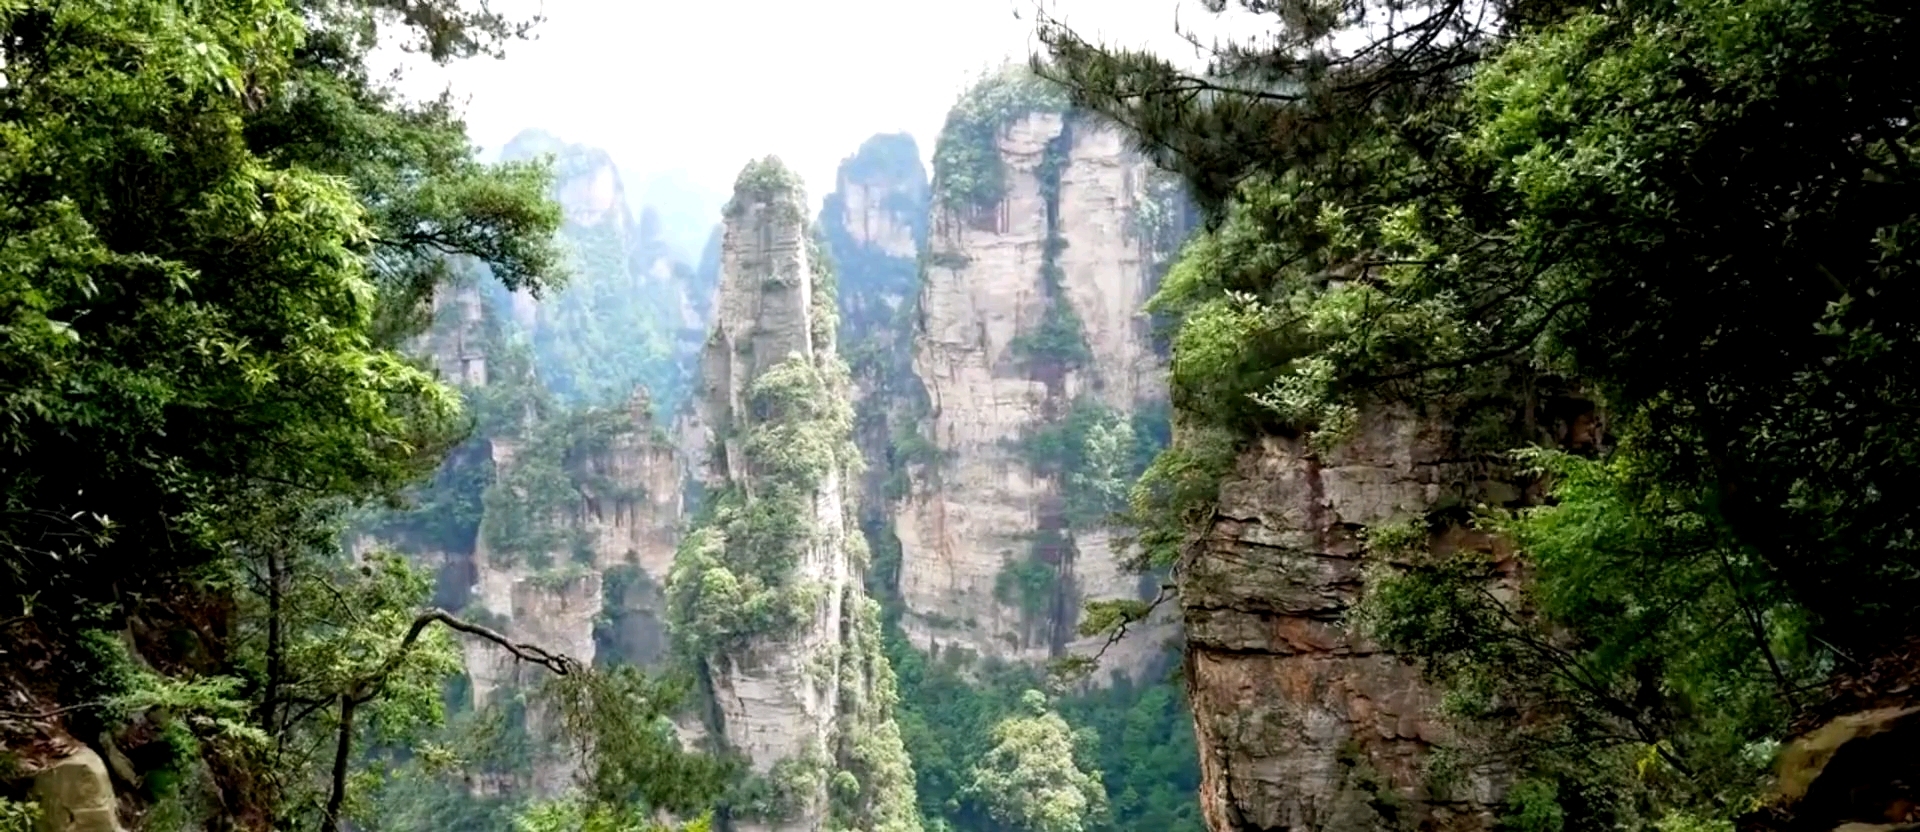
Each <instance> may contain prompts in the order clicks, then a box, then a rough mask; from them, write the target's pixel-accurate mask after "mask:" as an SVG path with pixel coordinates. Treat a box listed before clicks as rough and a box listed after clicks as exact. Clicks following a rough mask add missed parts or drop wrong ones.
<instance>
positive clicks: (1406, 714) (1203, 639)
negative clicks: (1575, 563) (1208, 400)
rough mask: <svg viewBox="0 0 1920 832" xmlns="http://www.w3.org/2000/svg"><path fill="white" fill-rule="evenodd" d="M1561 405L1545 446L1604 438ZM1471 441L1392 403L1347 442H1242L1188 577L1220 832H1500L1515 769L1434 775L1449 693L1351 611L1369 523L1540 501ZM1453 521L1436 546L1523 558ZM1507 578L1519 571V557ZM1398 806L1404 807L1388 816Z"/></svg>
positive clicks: (1193, 662) (1206, 799) (1193, 671)
mask: <svg viewBox="0 0 1920 832" xmlns="http://www.w3.org/2000/svg"><path fill="white" fill-rule="evenodd" d="M1559 404H1564V405H1565V406H1564V407H1559V406H1558V405H1556V406H1555V408H1553V409H1551V410H1555V411H1564V412H1548V413H1546V414H1545V415H1552V416H1553V417H1554V418H1552V419H1542V420H1541V422H1540V423H1541V425H1542V426H1543V429H1544V430H1547V431H1548V432H1550V433H1551V435H1550V436H1549V435H1546V434H1544V433H1543V434H1542V436H1541V437H1540V440H1541V441H1543V442H1547V443H1550V444H1555V445H1558V446H1560V447H1567V448H1576V449H1579V448H1591V447H1592V445H1593V443H1594V442H1595V441H1596V440H1595V437H1596V433H1597V429H1596V427H1595V423H1594V416H1593V414H1592V412H1591V410H1592V408H1591V405H1590V404H1588V403H1585V402H1577V401H1571V402H1562V403H1559ZM1549 424H1550V425H1551V427H1546V426H1547V425H1549ZM1463 445H1464V441H1463V439H1462V434H1461V432H1460V431H1459V430H1457V429H1456V426H1454V425H1451V424H1450V423H1449V422H1448V421H1447V420H1446V419H1445V418H1444V417H1443V416H1441V415H1436V414H1432V413H1429V414H1425V415H1416V414H1414V413H1412V412H1409V411H1407V410H1404V409H1393V410H1376V411H1373V412H1370V413H1367V414H1365V415H1364V416H1363V417H1362V420H1361V424H1360V425H1359V427H1358V428H1357V429H1356V430H1355V432H1354V435H1353V437H1352V438H1351V439H1350V440H1349V441H1347V442H1346V443H1344V444H1342V445H1341V446H1339V447H1337V448H1334V449H1332V450H1331V451H1327V452H1324V453H1322V452H1315V451H1313V450H1311V449H1309V448H1308V447H1307V446H1306V445H1305V444H1304V443H1303V442H1302V441H1300V440H1299V439H1295V438H1286V437H1278V436H1265V437H1261V438H1260V439H1259V440H1258V441H1256V442H1254V443H1253V444H1252V446H1251V447H1249V448H1248V449H1247V450H1245V451H1244V452H1243V453H1241V454H1240V456H1239V458H1238V459H1237V461H1236V462H1235V464H1234V467H1233V470H1232V473H1231V474H1230V475H1229V476H1228V477H1227V478H1226V479H1225V480H1224V481H1223V482H1222V484H1221V486H1220V490H1219V495H1218V501H1217V503H1216V505H1215V509H1214V512H1213V515H1212V518H1211V520H1209V521H1208V522H1207V523H1206V524H1204V526H1203V527H1202V528H1201V529H1199V530H1198V537H1197V539H1196V540H1195V541H1194V545H1193V547H1192V548H1191V549H1190V551H1191V553H1192V554H1191V557H1190V560H1189V561H1188V562H1187V563H1186V564H1185V568H1184V570H1183V571H1182V572H1181V580H1180V584H1179V591H1180V603H1181V608H1182V611H1183V613H1184V618H1185V625H1186V639H1187V649H1186V673H1185V676H1186V682H1187V687H1188V696H1189V699H1190V700H1191V703H1192V707H1193V711H1194V726H1195V732H1196V735H1197V739H1198V743H1199V749H1200V769H1201V795H1200V796H1201V805H1202V809H1203V812H1204V815H1205V817H1206V820H1207V825H1208V828H1209V829H1210V830H1213V832H1254V831H1255V830H1272V829H1292V830H1373V829H1389V828H1409V829H1411V828H1419V829H1434V830H1480V829H1488V828H1491V827H1492V825H1493V820H1494V818H1493V811H1494V809H1495V808H1497V806H1498V805H1499V803H1500V801H1501V799H1502V796H1503V789H1504V784H1505V781H1506V775H1505V773H1504V772H1502V771H1500V770H1498V769H1497V767H1493V766H1492V765H1491V764H1483V765H1482V766H1481V767H1478V768H1474V769H1472V770H1469V771H1466V772H1464V773H1462V775H1461V776H1460V777H1456V778H1451V780H1452V782H1450V783H1443V784H1442V786H1441V787H1439V788H1436V787H1434V785H1433V783H1434V782H1435V781H1434V780H1433V779H1432V778H1430V777H1429V771H1428V762H1429V753H1430V752H1431V751H1432V749H1433V748H1434V747H1436V746H1438V745H1457V744H1458V742H1459V739H1460V738H1458V737H1454V736H1451V735H1450V733H1449V731H1448V730H1447V728H1446V726H1445V725H1444V724H1443V723H1442V722H1441V720H1440V718H1439V716H1438V705H1439V693H1438V691H1436V690H1434V689H1433V688H1431V687H1429V686H1428V685H1427V684H1425V683H1424V682H1423V680H1422V679H1421V675H1420V672H1419V670H1418V668H1417V667H1415V666H1414V665H1412V664H1411V663H1408V662H1405V661H1403V660H1401V659H1400V658H1398V657H1396V656H1394V655H1392V654H1390V653H1388V652H1386V651H1384V650H1383V649H1382V648H1381V647H1379V646H1378V645H1376V644H1374V643H1372V642H1370V641H1368V640H1367V639H1366V638H1365V637H1364V636H1363V635H1362V634H1361V633H1359V632H1358V631H1357V630H1356V629H1355V626H1354V625H1353V624H1352V623H1351V621H1350V620H1349V618H1348V616H1347V612H1348V610H1349V609H1350V608H1351V607H1352V605H1353V604H1354V603H1355V602H1356V601H1357V600H1358V599H1359V597H1360V594H1361V592H1362V590H1363V588H1364V576H1365V573H1366V569H1367V567H1368V565H1369V563H1370V562H1372V561H1374V560H1375V559H1377V558H1379V557H1381V556H1380V555H1376V554H1374V553H1370V552H1369V551H1368V549H1367V546H1366V543H1365V540H1366V534H1367V530H1368V529H1370V528H1378V527H1382V526H1387V525H1398V524H1404V523H1407V522H1409V521H1414V520H1423V521H1425V520H1429V519H1430V518H1433V517H1439V516H1446V515H1445V514H1444V513H1445V512H1446V511H1447V510H1449V509H1458V508H1460V507H1465V506H1474V505H1485V504H1491V505H1507V506H1512V505H1518V504H1525V503H1526V502H1529V501H1530V500H1532V499H1534V498H1537V496H1538V495H1537V494H1535V493H1532V492H1531V491H1530V490H1528V489H1523V488H1521V487H1519V486H1517V485H1516V483H1517V482H1519V481H1518V479H1517V478H1516V477H1515V476H1514V475H1513V474H1512V472H1510V471H1505V470H1502V469H1501V468H1500V467H1499V466H1497V465H1496V464H1495V463H1494V462H1493V461H1492V460H1490V459H1489V458H1487V457H1485V456H1484V455H1475V454H1471V453H1468V452H1466V451H1465V450H1464V449H1463ZM1440 528H1442V529H1443V531H1440V532H1436V533H1434V534H1433V535H1432V536H1431V537H1430V541H1429V545H1430V546H1431V547H1432V549H1433V551H1435V552H1436V553H1447V552H1460V551H1479V552H1483V553H1486V554H1487V555H1489V556H1490V558H1491V560H1492V561H1493V562H1495V563H1501V564H1506V565H1508V566H1509V567H1511V566H1512V564H1513V560H1512V559H1511V558H1510V557H1509V554H1510V549H1509V548H1508V546H1507V544H1506V542H1505V541H1503V540H1500V539H1498V538H1495V537H1491V536H1488V535H1486V534H1484V533H1482V532H1478V531H1474V530H1472V529H1469V528H1466V527H1463V526H1460V525H1458V524H1445V523H1443V524H1441V525H1440ZM1502 580H1504V581H1511V580H1515V578H1514V576H1513V575H1512V574H1511V570H1510V569H1509V571H1508V575H1507V577H1506V578H1504V579H1502ZM1382 806H1394V807H1398V808H1397V809H1395V810H1394V812H1393V816H1392V817H1388V816H1387V815H1383V814H1382V813H1381V809H1380V807H1382Z"/></svg>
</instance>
